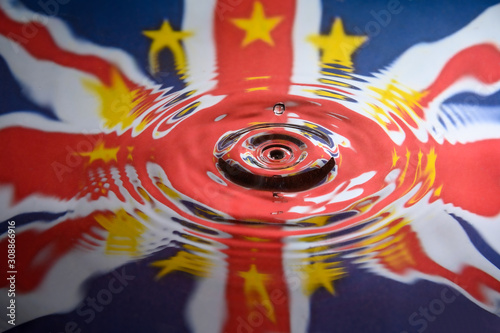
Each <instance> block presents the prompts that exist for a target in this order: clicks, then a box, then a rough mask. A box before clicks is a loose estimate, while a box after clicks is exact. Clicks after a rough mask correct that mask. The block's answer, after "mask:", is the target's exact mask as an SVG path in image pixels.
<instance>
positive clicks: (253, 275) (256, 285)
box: [238, 264, 276, 322]
mask: <svg viewBox="0 0 500 333" xmlns="http://www.w3.org/2000/svg"><path fill="white" fill-rule="evenodd" d="M238 275H239V276H241V277H242V278H243V279H245V286H244V291H245V295H246V297H247V303H248V305H249V306H250V307H253V306H255V304H259V303H260V304H261V305H262V306H263V307H264V308H265V309H266V310H267V313H266V316H267V318H269V319H270V320H271V321H272V322H276V316H275V313H274V306H273V305H272V302H271V300H270V298H269V293H268V292H267V288H266V283H267V282H268V281H270V280H271V277H270V275H269V274H263V273H259V271H258V270H257V267H256V266H255V265H254V264H252V265H250V269H249V270H248V271H246V272H239V273H238Z"/></svg>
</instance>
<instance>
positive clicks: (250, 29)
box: [231, 1, 283, 47]
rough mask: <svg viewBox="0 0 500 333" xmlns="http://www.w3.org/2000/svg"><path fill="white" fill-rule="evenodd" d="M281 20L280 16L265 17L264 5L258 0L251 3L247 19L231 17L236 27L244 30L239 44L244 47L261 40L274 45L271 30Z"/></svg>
mask: <svg viewBox="0 0 500 333" xmlns="http://www.w3.org/2000/svg"><path fill="white" fill-rule="evenodd" d="M282 20H283V17H282V16H273V17H269V18H267V17H266V14H265V13H264V7H263V6H262V3H261V2H260V1H256V2H255V3H254V5H253V10H252V15H251V16H250V18H248V19H243V18H240V19H232V20H231V22H232V23H233V24H234V25H236V26H237V27H238V28H240V29H242V30H245V33H246V35H245V39H243V42H242V43H241V46H243V47H245V46H247V45H248V44H250V43H252V42H254V41H256V40H262V41H264V42H266V43H267V44H269V45H271V46H274V41H273V39H272V38H271V31H272V30H273V29H274V28H275V27H276V26H277V25H278V23H280V22H281V21H282Z"/></svg>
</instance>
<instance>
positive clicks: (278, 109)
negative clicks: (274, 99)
mask: <svg viewBox="0 0 500 333" xmlns="http://www.w3.org/2000/svg"><path fill="white" fill-rule="evenodd" d="M273 111H274V114H275V115H277V116H281V115H282V114H283V113H284V112H285V104H283V103H281V102H279V103H276V104H274V106H273Z"/></svg>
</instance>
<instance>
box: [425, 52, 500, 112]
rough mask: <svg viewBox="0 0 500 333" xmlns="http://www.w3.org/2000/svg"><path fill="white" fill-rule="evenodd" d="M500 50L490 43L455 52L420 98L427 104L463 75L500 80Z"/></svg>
mask: <svg viewBox="0 0 500 333" xmlns="http://www.w3.org/2000/svg"><path fill="white" fill-rule="evenodd" d="M498 64H500V51H499V50H498V49H497V48H496V47H495V46H494V45H492V44H481V45H475V46H472V47H469V48H467V49H465V50H462V51H461V52H459V53H457V54H456V55H455V56H454V57H453V58H451V59H450V61H448V63H447V64H446V65H445V66H444V68H443V70H442V71H441V73H440V74H439V76H438V78H437V79H436V81H434V83H432V84H431V85H430V86H429V88H427V89H426V91H428V95H427V96H425V97H424V98H423V100H422V105H423V106H427V105H428V104H429V103H430V102H432V100H434V99H435V98H436V97H437V96H438V95H439V94H441V93H442V92H443V91H444V90H445V89H447V88H449V87H450V86H451V85H452V84H454V83H455V82H457V81H458V80H460V79H462V78H465V77H475V78H476V79H478V80H479V81H481V82H483V83H486V84H492V83H495V82H498V81H500V66H498Z"/></svg>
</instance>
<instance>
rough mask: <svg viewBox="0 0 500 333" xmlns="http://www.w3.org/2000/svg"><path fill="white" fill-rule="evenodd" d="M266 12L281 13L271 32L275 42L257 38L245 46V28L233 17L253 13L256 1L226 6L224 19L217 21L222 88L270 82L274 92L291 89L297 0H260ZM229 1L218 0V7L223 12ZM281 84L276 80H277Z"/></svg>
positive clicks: (216, 29)
mask: <svg viewBox="0 0 500 333" xmlns="http://www.w3.org/2000/svg"><path fill="white" fill-rule="evenodd" d="M260 2H261V3H262V5H263V7H264V12H265V16H266V17H267V18H269V17H282V20H281V21H280V23H278V24H277V26H276V27H275V28H274V29H273V30H272V31H271V32H270V34H271V38H272V40H273V41H274V46H273V45H269V44H267V43H266V42H264V41H262V40H255V41H253V42H251V43H250V44H248V45H246V46H242V41H243V39H244V38H245V31H244V30H242V29H240V28H239V27H237V26H236V25H235V24H234V23H233V21H232V20H233V19H242V18H243V19H246V18H249V17H250V16H251V13H252V11H253V8H254V3H255V1H243V2H242V3H241V4H239V5H238V6H232V7H231V8H230V9H226V10H227V12H225V13H224V16H223V19H222V20H220V19H216V21H215V36H216V38H215V39H216V47H217V62H218V68H219V75H218V80H219V88H220V87H223V88H232V89H233V88H234V89H237V88H239V89H240V90H239V91H241V90H244V89H249V88H255V87H263V86H269V89H272V91H273V92H284V93H286V92H287V91H288V85H289V82H290V76H291V72H292V55H293V52H292V25H293V20H294V17H295V1H293V0H287V1H272V0H262V1H260ZM227 6H228V4H227V3H226V1H223V0H219V1H218V2H217V10H218V12H219V14H220V13H222V10H224V9H225V8H228V7H227ZM266 76H272V77H271V80H272V81H273V85H272V87H271V85H270V83H269V80H270V79H260V80H248V78H250V77H266ZM278 82H279V83H281V84H277V83H278Z"/></svg>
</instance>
